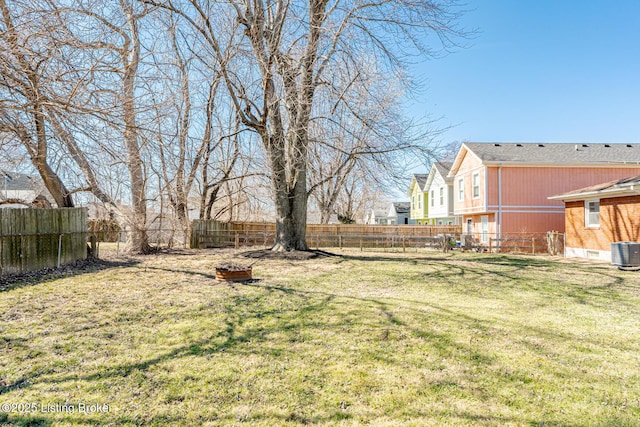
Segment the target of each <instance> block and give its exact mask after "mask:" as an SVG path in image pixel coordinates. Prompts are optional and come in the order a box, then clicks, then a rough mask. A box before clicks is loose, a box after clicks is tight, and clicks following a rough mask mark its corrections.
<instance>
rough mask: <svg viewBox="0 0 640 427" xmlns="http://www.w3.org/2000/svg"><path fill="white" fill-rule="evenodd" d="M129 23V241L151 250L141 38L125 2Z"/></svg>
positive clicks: (134, 248)
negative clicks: (139, 111) (142, 136)
mask: <svg viewBox="0 0 640 427" xmlns="http://www.w3.org/2000/svg"><path fill="white" fill-rule="evenodd" d="M121 6H122V8H123V11H124V13H125V15H126V17H127V21H128V23H129V30H130V32H131V36H130V38H127V39H126V41H125V48H124V51H125V52H126V54H125V55H123V61H124V75H123V79H122V89H123V100H122V113H123V115H124V135H123V136H124V143H125V145H126V147H127V169H128V170H129V177H130V180H131V183H130V184H131V205H132V208H133V211H132V215H131V227H132V230H131V235H130V236H129V239H128V242H127V249H128V250H129V251H130V252H136V253H148V252H149V251H150V249H151V247H150V245H149V237H148V235H147V200H146V197H145V195H146V192H145V179H144V178H145V177H144V172H143V169H142V159H141V157H140V146H139V145H138V128H137V126H136V108H135V78H136V74H137V72H138V63H139V60H140V39H139V35H138V26H137V22H136V18H135V17H134V16H133V11H132V10H131V6H130V5H129V4H126V5H125V4H124V3H121Z"/></svg>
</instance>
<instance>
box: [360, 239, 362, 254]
mask: <svg viewBox="0 0 640 427" xmlns="http://www.w3.org/2000/svg"><path fill="white" fill-rule="evenodd" d="M360 252H362V235H360Z"/></svg>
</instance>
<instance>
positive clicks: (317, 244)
mask: <svg viewBox="0 0 640 427" xmlns="http://www.w3.org/2000/svg"><path fill="white" fill-rule="evenodd" d="M318 249H320V237H319V235H318V234H316V250H318Z"/></svg>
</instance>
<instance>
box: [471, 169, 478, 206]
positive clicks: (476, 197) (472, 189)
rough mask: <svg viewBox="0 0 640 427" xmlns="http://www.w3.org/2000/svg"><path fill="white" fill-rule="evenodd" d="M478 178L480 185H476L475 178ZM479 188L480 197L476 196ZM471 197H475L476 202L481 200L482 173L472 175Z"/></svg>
mask: <svg viewBox="0 0 640 427" xmlns="http://www.w3.org/2000/svg"><path fill="white" fill-rule="evenodd" d="M476 177H477V178H478V185H475V184H474V181H475V178H476ZM476 188H478V195H477V196H476V195H475V191H474V190H475V189H476ZM471 196H472V197H473V199H474V200H476V199H479V198H480V172H475V173H474V174H473V175H471Z"/></svg>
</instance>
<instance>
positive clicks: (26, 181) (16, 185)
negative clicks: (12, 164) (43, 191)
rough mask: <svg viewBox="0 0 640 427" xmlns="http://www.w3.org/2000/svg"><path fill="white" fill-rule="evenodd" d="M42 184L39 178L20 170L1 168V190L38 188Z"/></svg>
mask: <svg viewBox="0 0 640 427" xmlns="http://www.w3.org/2000/svg"><path fill="white" fill-rule="evenodd" d="M39 186H40V181H39V180H38V178H36V177H33V176H30V175H25V174H23V173H18V172H9V171H3V170H0V190H2V191H4V190H5V189H6V190H8V191H23V190H34V191H35V190H36V188H37V187H39Z"/></svg>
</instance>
